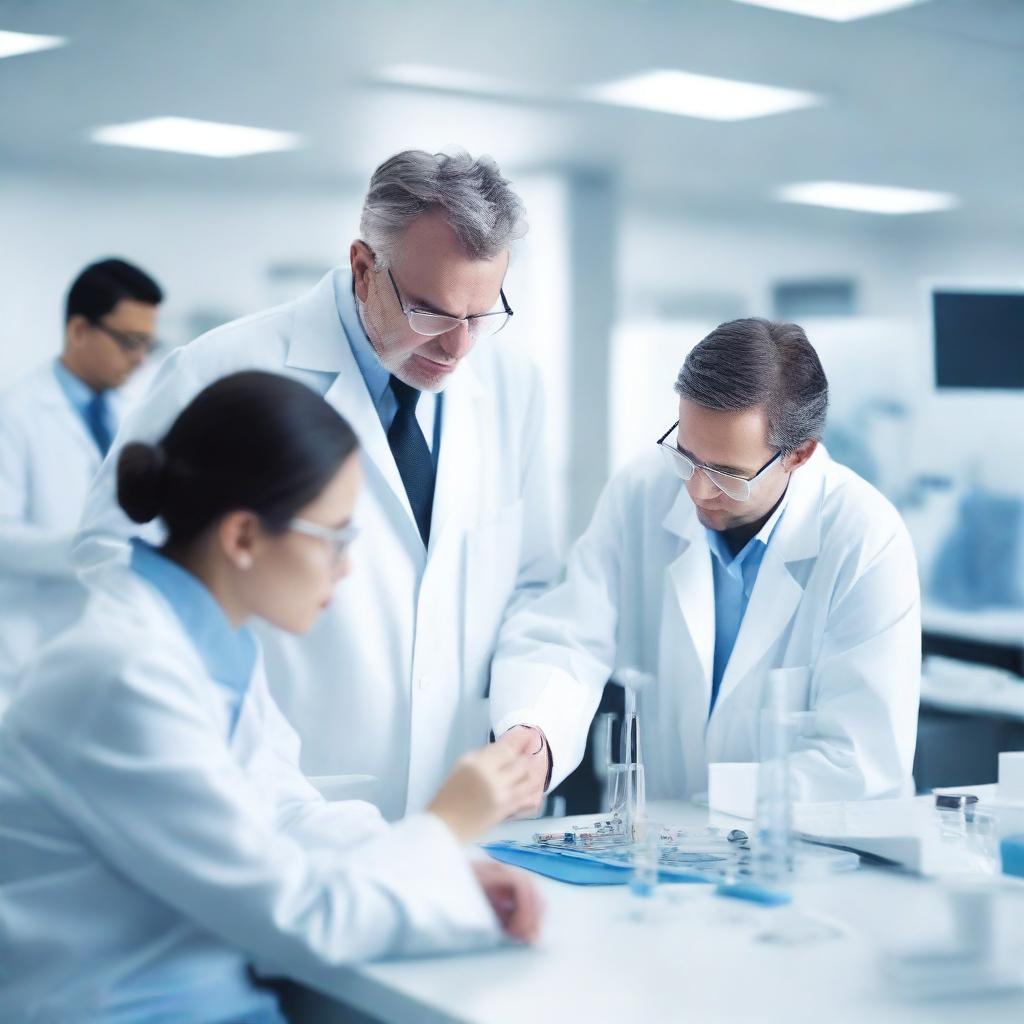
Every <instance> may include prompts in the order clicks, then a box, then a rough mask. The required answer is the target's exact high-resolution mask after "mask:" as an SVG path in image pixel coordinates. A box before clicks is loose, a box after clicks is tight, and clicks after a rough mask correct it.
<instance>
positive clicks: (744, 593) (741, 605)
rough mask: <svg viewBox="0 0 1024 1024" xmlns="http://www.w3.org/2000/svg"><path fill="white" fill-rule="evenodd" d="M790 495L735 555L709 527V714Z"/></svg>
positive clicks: (722, 538) (724, 541) (712, 708)
mask: <svg viewBox="0 0 1024 1024" xmlns="http://www.w3.org/2000/svg"><path fill="white" fill-rule="evenodd" d="M787 495H788V491H787V494H786V495H783V498H782V501H780V502H779V507H778V508H777V509H776V510H775V511H774V512H773V513H772V514H771V516H770V517H769V519H768V521H767V522H766V523H765V524H764V526H762V527H761V529H760V530H758V531H757V534H756V535H755V536H753V537H751V538H750V540H749V541H747V543H746V544H745V545H744V546H743V549H742V550H741V551H740V552H739V553H737V554H736V555H733V553H732V551H730V550H729V545H728V544H727V543H726V540H725V537H724V536H723V535H722V534H721V533H719V532H718V531H717V530H707V535H708V547H709V548H710V549H711V572H712V576H713V577H714V584H715V658H714V665H713V669H712V675H711V703H710V705H709V707H708V715H709V717H710V715H711V712H712V711H713V710H714V708H715V701H716V700H717V699H718V691H719V688H720V687H721V685H722V679H723V677H724V676H725V669H726V667H727V666H728V664H729V658H730V657H731V656H732V649H733V647H735V646H736V637H737V636H738V635H739V631H740V626H741V625H742V624H743V616H744V615H745V614H746V611H747V605H748V604H749V603H750V595H751V594H752V593H753V591H754V584H755V583H756V582H757V574H758V572H759V571H760V569H761V562H762V560H763V559H764V553H765V552H766V551H767V550H768V544H769V542H770V541H771V538H772V534H773V533H774V532H775V528H776V527H777V526H778V525H779V520H780V519H781V518H782V513H783V512H784V511H785V508H786V497H787Z"/></svg>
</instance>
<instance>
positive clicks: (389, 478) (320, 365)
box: [286, 271, 416, 529]
mask: <svg viewBox="0 0 1024 1024" xmlns="http://www.w3.org/2000/svg"><path fill="white" fill-rule="evenodd" d="M339 278H340V279H341V281H342V284H343V285H344V281H345V275H343V274H342V273H341V272H340V271H333V272H332V273H330V274H327V275H326V276H325V277H323V278H322V279H321V280H320V282H319V284H317V285H316V287H315V288H314V289H313V290H312V291H311V292H310V293H309V294H308V295H306V296H304V297H303V298H302V299H300V300H298V301H297V302H296V303H295V313H294V320H293V322H292V333H291V339H290V342H289V346H288V358H287V360H286V364H287V365H288V366H290V367H294V368H295V369H301V370H315V371H317V372H321V373H335V374H337V376H336V377H335V378H334V382H333V383H332V384H331V386H330V387H329V388H328V389H327V392H326V394H325V395H324V398H325V399H326V400H327V401H328V402H329V403H330V404H331V405H333V406H334V408H335V409H337V410H338V412H340V413H341V414H342V415H343V416H344V417H345V419H347V420H348V422H349V424H350V425H351V426H352V429H353V430H354V431H355V432H356V436H357V437H358V438H359V443H360V445H361V446H362V452H363V460H364V463H366V464H368V466H367V468H368V469H369V470H370V471H371V472H374V471H375V472H376V473H377V474H378V475H379V476H380V477H381V478H382V479H383V480H384V482H385V484H386V485H387V487H388V489H389V490H390V491H391V493H392V496H393V497H394V499H395V500H396V501H397V502H398V503H399V505H401V507H402V508H404V509H405V512H406V514H407V515H408V517H409V522H410V523H411V524H412V526H413V528H414V529H415V527H416V521H415V519H414V517H413V514H412V507H411V506H410V505H409V498H408V496H407V495H406V493H405V487H404V486H403V484H402V478H401V476H399V473H398V466H397V465H396V464H395V457H394V456H393V455H392V454H391V447H390V446H389V445H388V439H387V435H386V434H385V433H384V428H383V426H382V425H381V422H380V416H378V415H377V410H376V408H375V407H374V404H373V399H371V398H370V393H369V391H367V390H366V382H365V381H364V380H363V375H362V373H361V372H360V370H359V364H358V363H356V359H355V356H354V355H353V354H352V346H351V344H350V343H349V340H348V336H347V335H346V334H345V329H344V327H343V326H342V323H341V319H340V317H339V315H338V306H337V300H336V298H335V283H336V280H337V279H339Z"/></svg>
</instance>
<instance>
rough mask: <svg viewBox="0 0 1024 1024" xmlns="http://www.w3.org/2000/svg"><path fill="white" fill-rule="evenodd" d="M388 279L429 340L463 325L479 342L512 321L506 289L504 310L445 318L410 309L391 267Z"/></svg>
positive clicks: (408, 316)
mask: <svg viewBox="0 0 1024 1024" xmlns="http://www.w3.org/2000/svg"><path fill="white" fill-rule="evenodd" d="M388 279H389V280H390V281H391V287H392V288H394V289H395V298H397V299H398V304H399V306H401V307H402V312H403V313H404V314H405V318H406V320H408V321H409V326H410V327H411V328H412V329H413V330H414V331H415V332H416V333H417V334H422V335H424V336H425V337H427V338H435V337H437V335H439V334H447V333H448V332H449V331H454V330H455V328H456V327H458V326H459V324H465V325H466V328H467V330H468V331H469V333H470V334H471V335H472V336H473V337H474V338H475V339H477V340H479V339H480V338H489V337H491V336H492V335H494V334H497V333H498V331H500V330H501V329H502V328H503V327H504V326H505V325H506V324H507V323H508V322H509V320H511V319H512V315H513V314H512V307H511V306H510V305H509V304H508V299H506V298H505V289H504V288H502V289H500V290H499V292H498V294H499V295H500V296H501V305H502V307H503V308H502V309H498V310H495V311H494V312H493V313H474V314H473V315H472V316H467V317H458V316H445V315H444V314H442V313H431V312H430V311H429V310H426V309H417V308H416V307H415V306H407V305H406V304H405V302H404V301H403V299H402V293H401V292H400V291H399V290H398V285H397V284H396V283H395V275H394V274H392V273H391V269H390V268H388Z"/></svg>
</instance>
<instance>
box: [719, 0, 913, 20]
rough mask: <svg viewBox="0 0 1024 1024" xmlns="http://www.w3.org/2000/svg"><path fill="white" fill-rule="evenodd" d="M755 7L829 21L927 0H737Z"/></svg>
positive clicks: (867, 15) (861, 16) (889, 9)
mask: <svg viewBox="0 0 1024 1024" xmlns="http://www.w3.org/2000/svg"><path fill="white" fill-rule="evenodd" d="M735 2H736V3H738V4H750V5H751V6H753V7H770V8H772V9H773V10H776V11H786V12H787V13H789V14H805V15H807V17H809V18H825V19H826V20H827V21H856V20H857V18H870V17H871V16H872V15H873V14H888V12H889V11H898V10H899V9H900V8H901V7H912V6H913V5H914V4H920V3H924V2H925V0H735Z"/></svg>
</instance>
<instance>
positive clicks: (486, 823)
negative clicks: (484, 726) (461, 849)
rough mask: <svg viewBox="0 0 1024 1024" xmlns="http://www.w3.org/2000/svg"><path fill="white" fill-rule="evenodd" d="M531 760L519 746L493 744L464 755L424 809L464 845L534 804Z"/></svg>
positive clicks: (534, 794)
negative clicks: (436, 817) (444, 825)
mask: <svg viewBox="0 0 1024 1024" xmlns="http://www.w3.org/2000/svg"><path fill="white" fill-rule="evenodd" d="M532 761H533V758H532V757H531V756H530V755H529V754H524V753H523V752H522V750H521V749H519V747H518V746H513V745H512V744H508V743H492V744H490V745H489V746H486V747H483V748H482V749H480V750H474V751H471V752H470V753H468V754H464V755H463V756H462V757H460V758H459V760H458V761H456V763H455V767H454V768H453V769H452V771H451V774H450V775H449V776H448V778H447V779H446V780H445V783H444V785H443V786H442V787H441V789H440V792H438V794H437V796H435V797H434V799H433V801H432V802H431V803H430V805H429V806H428V807H427V810H428V811H430V812H431V813H432V814H436V815H437V816H438V817H439V818H440V819H441V820H442V821H444V822H445V823H446V824H447V825H448V827H449V828H450V829H451V830H452V831H453V832H454V833H455V835H456V836H457V837H458V838H459V840H460V841H462V842H463V843H468V842H472V841H473V840H474V839H477V838H479V837H480V836H481V835H482V834H483V833H484V832H486V831H487V830H488V829H489V828H491V827H493V826H494V825H497V824H498V822H499V821H504V820H505V819H506V818H509V817H511V816H512V815H513V814H519V813H520V812H521V811H525V810H528V809H530V808H531V807H533V806H534V805H535V803H536V786H535V784H534V783H533V782H532V781H531V773H530V769H531V767H532Z"/></svg>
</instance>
